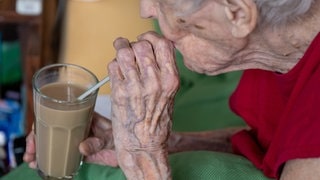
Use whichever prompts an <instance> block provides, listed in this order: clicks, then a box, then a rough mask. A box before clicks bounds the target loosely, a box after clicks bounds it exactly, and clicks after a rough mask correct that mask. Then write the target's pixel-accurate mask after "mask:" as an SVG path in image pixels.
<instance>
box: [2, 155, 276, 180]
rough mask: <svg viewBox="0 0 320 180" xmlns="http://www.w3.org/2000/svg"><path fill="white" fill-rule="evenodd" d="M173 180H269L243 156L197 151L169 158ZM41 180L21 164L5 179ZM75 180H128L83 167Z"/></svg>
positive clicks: (118, 173)
mask: <svg viewBox="0 0 320 180" xmlns="http://www.w3.org/2000/svg"><path fill="white" fill-rule="evenodd" d="M169 162H170V166H171V170H172V179H173V180H211V179H213V180H214V179H217V180H218V179H220V180H270V179H269V178H267V177H265V176H264V175H263V174H262V172H261V171H260V170H258V169H256V168H255V167H254V166H253V165H252V164H251V162H250V161H248V160H247V159H246V158H244V157H242V156H237V155H233V154H228V153H220V152H209V151H194V152H182V153H177V154H173V155H171V156H170V157H169ZM26 179H30V180H31V179H32V180H41V179H40V178H39V176H38V175H37V173H36V171H35V170H33V169H30V168H29V167H28V165H27V164H22V165H21V166H19V167H18V168H17V169H15V170H13V171H12V172H11V173H10V174H8V175H7V176H4V177H3V179H2V180H26ZM74 179H75V180H105V179H110V180H125V179H126V178H125V176H124V174H123V172H122V170H121V169H120V168H113V167H109V166H101V165H96V164H86V163H85V164H84V165H83V166H82V167H81V168H80V170H79V173H78V175H77V176H76V177H75V178H74Z"/></svg>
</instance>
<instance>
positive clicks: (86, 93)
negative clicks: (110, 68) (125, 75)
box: [77, 76, 110, 100]
mask: <svg viewBox="0 0 320 180" xmlns="http://www.w3.org/2000/svg"><path fill="white" fill-rule="evenodd" d="M109 80H110V78H109V76H107V77H105V78H104V79H102V80H101V81H100V82H98V83H97V84H96V85H94V86H92V87H91V88H90V89H88V90H87V91H86V92H84V93H83V94H81V95H80V96H79V97H78V98H77V100H82V99H84V98H85V97H87V96H88V95H89V94H91V93H92V92H93V91H95V90H97V89H98V88H99V87H101V86H102V85H104V84H105V83H106V82H108V81H109Z"/></svg>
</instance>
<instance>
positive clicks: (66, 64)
mask: <svg viewBox="0 0 320 180" xmlns="http://www.w3.org/2000/svg"><path fill="white" fill-rule="evenodd" d="M62 66H70V67H73V68H76V69H80V70H83V71H85V72H87V73H88V74H89V75H91V76H92V77H93V79H94V80H95V81H96V83H95V84H97V83H98V82H99V80H98V78H97V76H96V75H95V74H94V73H93V72H91V71H90V70H89V69H87V68H85V67H83V66H80V65H76V64H71V63H54V64H50V65H46V66H43V67H42V68H40V69H39V70H37V71H36V73H35V74H34V75H33V77H32V87H33V89H34V90H35V91H36V92H37V93H38V94H40V95H41V96H42V97H43V98H45V99H47V100H50V101H52V102H55V103H59V104H69V105H72V104H79V102H86V101H88V100H89V99H90V97H91V96H92V95H95V94H97V93H98V89H97V90H95V91H94V92H92V95H89V96H87V97H85V98H83V99H82V100H81V101H79V100H77V99H76V100H75V101H66V100H59V99H55V98H52V97H49V96H47V95H45V94H43V93H42V92H41V90H40V88H39V87H37V86H36V83H35V79H36V78H37V77H38V76H39V75H40V73H41V72H43V71H45V70H47V69H49V68H52V67H62ZM93 86H94V85H93Z"/></svg>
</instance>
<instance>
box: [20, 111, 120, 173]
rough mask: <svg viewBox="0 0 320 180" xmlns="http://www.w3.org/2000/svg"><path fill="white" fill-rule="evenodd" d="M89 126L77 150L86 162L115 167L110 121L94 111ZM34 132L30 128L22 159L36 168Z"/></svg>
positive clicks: (116, 163)
mask: <svg viewBox="0 0 320 180" xmlns="http://www.w3.org/2000/svg"><path fill="white" fill-rule="evenodd" d="M92 121H93V122H92V126H91V136H89V137H88V138H87V139H85V140H84V141H83V142H81V144H80V146H79V151H80V152H81V153H82V154H83V155H84V156H85V161H86V162H88V163H94V164H101V165H108V166H113V167H116V166H118V161H117V158H116V155H115V151H114V144H113V136H112V126H111V121H110V120H109V119H106V118H105V117H103V116H101V115H100V114H98V113H96V112H95V113H94V115H93V120H92ZM35 143H36V142H35V134H34V131H33V130H32V131H31V132H30V133H29V134H28V136H27V138H26V151H25V153H24V156H23V160H24V161H25V162H26V163H28V164H29V167H30V168H33V169H35V168H37V163H36V145H35Z"/></svg>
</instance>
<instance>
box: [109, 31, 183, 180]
mask: <svg viewBox="0 0 320 180" xmlns="http://www.w3.org/2000/svg"><path fill="white" fill-rule="evenodd" d="M114 47H115V49H116V50H117V55H116V59H115V60H113V61H112V62H111V63H110V64H109V66H108V70H109V76H110V79H111V102H112V119H113V135H114V141H115V147H116V151H117V155H118V160H119V164H120V166H121V168H122V169H123V170H128V171H132V172H134V173H136V172H139V170H141V171H144V170H143V167H142V169H139V170H137V169H135V168H132V167H133V166H136V167H138V166H139V165H140V164H143V163H144V166H148V167H149V170H150V169H152V167H153V166H154V165H150V166H149V165H148V164H147V163H149V162H150V161H153V160H151V159H153V158H155V159H154V162H156V161H158V159H163V160H164V159H165V156H166V154H167V139H168V137H169V135H170V130H171V116H172V110H173V100H174V96H175V94H176V92H177V90H178V87H179V76H178V71H177V69H176V64H175V57H174V48H173V45H172V43H171V42H170V41H169V40H166V39H164V38H162V37H160V36H159V35H158V34H156V33H154V32H148V33H145V34H143V35H141V36H139V37H138V41H137V42H133V43H130V42H129V41H128V40H127V39H124V38H118V39H117V40H115V42H114ZM154 152H157V153H158V155H159V157H152V155H153V153H154ZM137 154H138V155H137ZM145 154H148V155H150V157H146V156H148V155H146V156H144V155H145ZM154 154H156V153H154ZM158 155H157V156H158ZM141 156H143V158H141V160H139V157H141ZM148 159H149V162H143V160H146V161H147V160H148ZM164 161H165V160H164ZM158 165H159V164H158ZM155 166H157V165H155ZM162 166H165V165H163V164H162ZM161 168H163V167H158V169H160V170H161ZM155 169H157V168H155ZM151 171H152V170H151ZM141 173H146V172H141ZM150 174H156V172H154V173H151V172H150ZM127 177H134V175H132V174H130V175H128V174H127ZM144 177H146V176H144ZM136 178H138V177H136ZM133 179H134V178H133ZM138 179H140V178H138Z"/></svg>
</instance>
